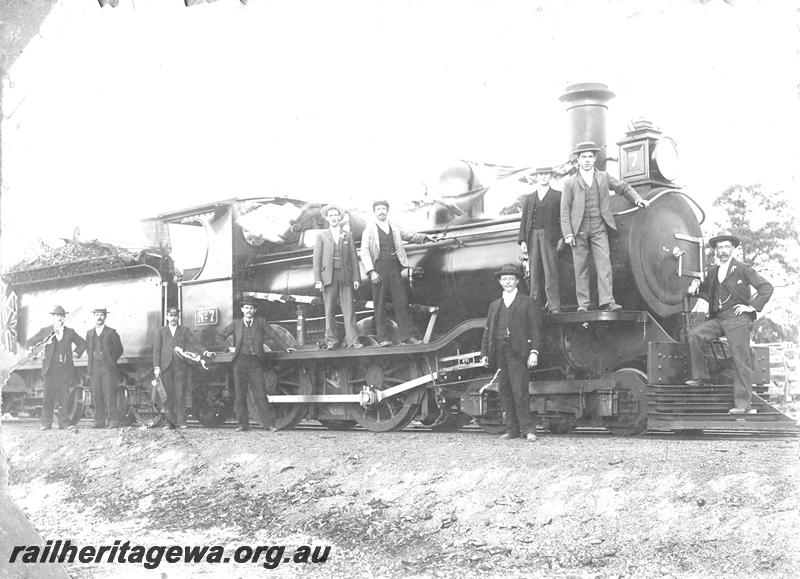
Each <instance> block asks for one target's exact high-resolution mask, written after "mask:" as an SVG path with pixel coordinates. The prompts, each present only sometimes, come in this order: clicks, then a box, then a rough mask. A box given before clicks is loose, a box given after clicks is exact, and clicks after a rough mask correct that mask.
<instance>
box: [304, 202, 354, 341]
mask: <svg viewBox="0 0 800 579" xmlns="http://www.w3.org/2000/svg"><path fill="white" fill-rule="evenodd" d="M321 213H322V216H323V217H324V218H325V220H326V221H327V222H328V226H329V227H328V229H326V230H325V231H323V232H322V234H321V235H320V236H319V237H317V243H316V245H315V246H314V261H313V269H314V287H315V288H316V289H318V290H320V291H321V292H322V301H323V303H324V304H325V347H326V348H327V349H328V350H333V349H335V348H336V347H337V346H338V345H339V336H338V333H337V331H336V301H337V300H338V301H339V303H340V304H341V308H342V318H343V319H344V331H345V342H346V343H347V347H348V348H361V347H363V346H362V344H361V343H359V341H358V330H357V329H356V313H355V309H354V308H353V292H354V291H357V290H358V285H359V281H360V279H361V272H360V271H359V267H358V257H357V256H356V246H355V243H354V242H353V234H352V233H350V232H349V231H344V230H342V227H341V220H342V218H343V217H344V211H342V209H341V207H339V206H337V205H326V206H325V207H323V208H322V211H321Z"/></svg>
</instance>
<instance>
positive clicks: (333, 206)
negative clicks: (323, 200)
mask: <svg viewBox="0 0 800 579" xmlns="http://www.w3.org/2000/svg"><path fill="white" fill-rule="evenodd" d="M331 209H336V210H337V211H338V212H339V215H340V216H341V217H344V209H342V206H341V205H339V204H337V203H328V204H327V205H325V206H323V207H322V209H320V210H319V212H320V214H321V215H322V217H323V218H324V217H327V216H328V211H330V210H331Z"/></svg>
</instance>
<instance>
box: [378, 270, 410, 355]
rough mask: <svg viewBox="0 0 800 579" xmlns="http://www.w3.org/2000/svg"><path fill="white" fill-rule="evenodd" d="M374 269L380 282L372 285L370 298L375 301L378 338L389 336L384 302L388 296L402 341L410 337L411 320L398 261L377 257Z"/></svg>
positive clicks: (382, 338)
mask: <svg viewBox="0 0 800 579" xmlns="http://www.w3.org/2000/svg"><path fill="white" fill-rule="evenodd" d="M375 271H377V272H378V275H380V276H381V281H380V283H378V284H374V285H373V286H372V299H373V300H374V301H375V332H376V333H377V334H378V340H379V341H380V340H386V339H388V338H389V334H390V332H389V328H388V323H387V319H386V318H387V316H386V302H387V297H390V298H391V300H392V306H393V307H394V315H395V317H396V318H397V326H398V329H399V331H400V341H401V342H402V341H403V340H406V339H408V338H410V337H411V330H412V320H411V312H410V311H409V309H408V292H407V291H406V284H405V281H404V280H403V276H402V274H401V271H400V262H399V261H398V260H397V258H392V259H377V260H376V261H375Z"/></svg>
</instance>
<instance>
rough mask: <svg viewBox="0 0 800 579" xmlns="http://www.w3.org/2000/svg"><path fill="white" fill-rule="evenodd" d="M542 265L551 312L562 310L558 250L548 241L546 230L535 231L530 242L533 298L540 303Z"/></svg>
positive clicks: (529, 257)
mask: <svg viewBox="0 0 800 579" xmlns="http://www.w3.org/2000/svg"><path fill="white" fill-rule="evenodd" d="M540 265H541V268H542V271H543V273H544V294H545V296H546V297H547V303H548V305H549V307H550V311H553V310H560V309H561V296H560V294H559V287H558V258H557V255H556V248H555V247H554V246H553V244H552V243H550V242H549V241H548V240H547V236H546V235H545V230H544V229H534V230H533V231H531V235H530V239H529V240H528V268H529V269H530V272H531V297H533V298H535V299H536V301H538V302H541V297H542V287H541V286H542V280H541V278H540V277H539V267H540Z"/></svg>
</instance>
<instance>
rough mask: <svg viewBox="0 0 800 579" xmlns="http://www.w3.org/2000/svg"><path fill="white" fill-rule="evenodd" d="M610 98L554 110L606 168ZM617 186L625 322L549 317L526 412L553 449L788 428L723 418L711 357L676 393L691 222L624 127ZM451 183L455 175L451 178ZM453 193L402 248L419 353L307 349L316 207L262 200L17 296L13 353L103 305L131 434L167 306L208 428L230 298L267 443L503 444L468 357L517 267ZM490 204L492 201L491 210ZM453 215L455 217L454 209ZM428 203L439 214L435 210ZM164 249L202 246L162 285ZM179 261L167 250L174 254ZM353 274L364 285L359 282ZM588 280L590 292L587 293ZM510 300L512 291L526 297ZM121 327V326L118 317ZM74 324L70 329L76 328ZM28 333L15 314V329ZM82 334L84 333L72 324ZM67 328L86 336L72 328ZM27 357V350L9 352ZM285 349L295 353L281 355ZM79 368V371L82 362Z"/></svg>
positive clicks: (664, 146) (663, 164) (651, 152)
mask: <svg viewBox="0 0 800 579" xmlns="http://www.w3.org/2000/svg"><path fill="white" fill-rule="evenodd" d="M612 97H613V94H612V93H611V92H610V91H609V90H608V89H607V87H606V86H605V85H602V84H594V83H587V84H579V85H572V86H570V87H568V88H567V92H566V94H565V95H564V96H562V101H564V102H565V103H567V109H568V111H569V115H570V118H571V135H570V139H571V143H570V144H571V145H575V144H576V143H578V142H581V141H586V140H592V141H595V142H596V143H597V144H598V145H600V146H601V154H600V155H599V157H598V168H600V169H604V168H605V161H606V158H605V157H606V154H605V141H606V139H605V110H606V104H605V103H606V102H607V101H608V100H609V99H610V98H612ZM618 145H619V163H620V171H621V177H622V178H623V179H625V180H627V181H628V182H630V183H631V184H632V185H633V186H634V187H635V188H636V190H637V191H638V192H639V194H640V195H641V196H642V197H644V198H647V199H649V200H650V201H651V205H650V207H649V208H648V209H646V210H640V209H638V208H636V207H634V206H631V205H630V204H629V203H628V201H627V200H626V199H624V198H621V197H619V196H612V198H611V201H612V210H613V212H614V214H615V218H616V220H617V225H618V230H619V233H618V235H616V236H614V237H611V239H610V243H611V258H612V266H613V274H614V295H615V296H616V298H617V301H618V303H620V304H622V305H623V307H624V309H623V310H622V311H616V312H606V311H589V312H566V313H560V314H550V315H545V327H546V331H545V333H546V335H545V343H546V345H545V347H544V351H543V352H542V353H541V355H540V363H539V366H538V367H537V368H535V369H534V370H532V371H531V373H530V374H531V382H530V391H531V404H532V409H533V410H534V411H535V412H536V417H537V420H538V421H539V423H540V425H541V426H542V427H543V428H545V429H547V430H549V431H550V432H554V433H567V432H570V431H571V430H572V429H574V428H575V427H577V426H593V427H605V428H607V429H608V430H609V431H611V432H612V433H614V434H618V435H636V434H641V433H643V432H645V430H647V429H648V428H650V429H654V430H675V429H692V430H694V429H703V428H722V429H750V428H754V429H759V430H761V429H789V428H794V426H795V424H794V422H792V421H789V420H788V419H787V418H786V417H785V416H783V415H782V414H780V413H779V412H778V411H777V410H775V409H774V408H772V407H771V406H769V405H768V404H767V403H766V402H764V401H763V400H761V399H759V400H757V401H754V407H756V408H758V411H759V413H758V414H756V415H747V416H745V417H735V418H734V417H732V416H730V415H728V414H727V409H728V408H730V406H731V405H732V398H733V394H732V387H731V385H730V379H729V378H728V376H727V374H726V367H727V366H729V360H727V354H726V350H725V344H724V342H718V343H716V344H715V345H714V346H715V347H714V348H713V349H712V352H713V357H712V358H711V359H710V360H709V363H710V365H711V368H713V369H714V370H715V371H714V372H713V375H714V382H715V384H714V385H712V386H704V387H697V388H691V387H688V386H684V385H683V383H684V381H685V379H686V378H687V372H688V366H687V365H688V348H687V346H686V344H685V343H684V341H683V340H682V338H683V336H684V335H685V332H686V331H687V329H688V327H689V325H690V324H691V323H692V321H693V319H694V318H695V317H696V314H691V313H690V309H691V301H690V299H689V298H688V296H687V295H686V289H687V287H688V285H689V282H690V281H691V279H692V278H693V277H699V276H701V275H702V273H701V272H702V271H703V256H704V244H703V239H702V233H701V231H700V223H701V221H702V219H703V213H702V210H701V209H700V208H699V207H698V206H697V205H696V204H695V202H694V201H693V200H692V199H691V198H690V197H689V196H688V195H686V194H685V193H683V192H682V191H681V190H680V189H679V188H677V187H676V186H675V185H674V184H673V183H672V179H673V178H674V175H673V170H674V167H673V162H674V153H675V147H674V143H673V142H672V141H671V140H670V139H668V138H666V137H664V136H663V135H661V133H660V132H659V131H658V130H657V129H655V128H654V127H653V126H652V125H650V124H649V123H647V122H635V123H633V124H632V127H631V130H630V131H629V133H628V134H627V135H626V137H625V138H624V139H623V140H622V141H620V142H619V143H618ZM459 175H460V176H459ZM459 178H460V179H461V180H462V183H461V191H460V192H458V193H459V194H457V195H456V198H455V199H457V200H462V201H463V200H467V203H470V204H471V205H470V207H469V209H468V210H467V211H459V212H458V213H459V214H461V215H462V216H463V215H466V216H467V218H466V219H462V220H461V222H460V223H457V224H455V223H456V221H452V220H449V218H450V216H451V215H452V212H451V211H450V209H452V207H453V204H454V201H453V199H454V198H452V197H450V198H448V199H444V200H439V201H435V202H434V203H433V206H432V207H431V208H430V209H429V214H430V216H431V223H430V224H431V227H430V229H428V230H427V233H431V234H434V235H436V236H437V241H435V242H433V243H426V244H420V245H409V246H407V253H408V257H409V260H410V263H411V268H409V270H407V275H408V282H409V284H410V287H411V292H410V297H411V301H412V302H413V304H414V305H413V306H412V311H413V314H414V320H415V325H416V327H417V329H418V332H419V336H420V337H422V338H423V343H421V344H417V345H399V344H398V345H395V346H393V347H390V348H379V347H368V348H362V349H358V350H325V349H320V348H319V347H318V345H317V343H316V339H321V336H322V330H323V328H324V312H323V306H322V302H321V299H320V295H319V292H317V291H315V290H314V287H313V286H314V280H313V275H312V271H311V260H312V250H313V247H314V241H315V239H316V236H317V235H319V233H320V232H321V231H322V230H323V228H324V227H325V226H326V224H325V222H324V220H323V219H322V218H321V216H320V214H319V209H320V206H321V204H314V203H305V202H303V201H300V200H296V199H289V198H282V197H274V198H258V199H244V200H242V199H231V200H227V201H220V202H217V203H213V204H209V205H204V206H200V207H195V208H190V209H185V210H182V211H177V212H172V213H168V214H163V215H160V216H158V217H156V218H154V219H151V220H147V222H146V225H148V227H149V229H150V230H151V231H152V232H154V234H155V233H158V235H153V237H152V241H153V245H154V246H158V245H160V247H161V249H160V251H159V252H156V251H155V250H153V251H150V252H146V253H144V254H143V256H144V257H143V259H142V260H141V263H139V264H136V265H134V266H130V265H129V266H126V267H125V268H122V269H113V268H112V269H109V270H107V271H101V272H93V273H90V274H84V275H82V276H76V277H71V278H62V279H58V280H46V279H45V280H42V279H39V280H38V281H33V282H30V281H29V282H27V283H21V284H14V283H13V281H12V283H11V287H12V289H13V290H15V291H17V292H18V296H17V297H18V300H19V304H20V305H21V308H20V312H25V313H26V315H27V316H28V317H29V318H30V320H28V321H27V325H23V326H22V327H21V328H20V329H21V330H22V331H21V333H20V334H19V338H24V337H25V335H26V332H25V330H27V333H28V334H32V333H33V332H35V331H36V329H38V327H40V326H42V325H46V321H42V322H41V323H38V324H32V323H31V322H32V321H34V318H35V317H36V316H40V315H41V316H43V315H45V314H44V312H47V311H49V308H50V307H51V306H52V304H53V303H62V304H63V305H64V306H65V307H67V308H68V309H70V306H72V307H73V308H75V307H77V305H79V304H83V303H86V302H87V300H88V301H92V303H94V302H97V303H106V304H108V307H109V310H111V311H112V314H111V317H110V321H109V323H111V325H113V326H115V327H117V328H118V329H119V330H120V333H121V336H122V340H123V344H124V346H125V353H124V355H123V359H122V360H121V363H122V365H123V368H125V370H126V374H127V379H126V383H127V385H126V388H125V397H123V398H121V404H128V405H129V406H130V408H131V410H132V413H133V414H135V415H136V416H137V417H138V418H139V420H140V421H142V422H144V423H146V424H152V423H154V422H155V420H156V419H157V417H158V414H157V412H156V411H155V409H154V408H153V407H152V405H151V404H150V402H149V396H148V384H149V380H150V378H152V364H151V358H150V350H149V348H150V346H149V345H150V344H151V343H152V337H153V335H154V333H155V329H156V327H157V326H158V325H159V324H160V323H163V322H162V320H163V319H164V312H165V309H166V305H167V303H168V302H172V303H175V302H177V305H178V306H179V308H180V309H181V312H182V323H183V324H184V325H186V326H188V327H189V328H190V329H191V330H192V331H194V332H195V334H196V335H197V337H198V338H199V339H200V341H201V342H202V343H203V346H204V347H205V348H207V349H209V350H213V351H216V352H217V355H216V356H215V357H214V358H212V359H211V360H209V370H208V371H205V370H200V369H199V368H197V369H196V371H195V372H194V375H193V388H192V393H191V400H189V401H187V403H188V405H189V406H190V407H191V409H192V413H193V414H194V416H195V417H196V418H197V419H198V420H199V421H200V422H201V423H203V424H205V425H208V426H212V425H216V424H219V423H221V422H223V421H224V420H225V419H226V418H227V417H229V416H231V415H232V393H233V387H232V376H231V368H230V362H231V355H230V354H229V353H228V351H227V348H226V344H225V343H221V342H220V340H219V337H218V335H217V333H218V331H219V330H220V328H222V327H225V326H226V325H227V324H228V323H230V322H231V321H232V319H233V317H234V316H235V315H237V314H238V311H239V308H238V301H239V299H240V298H241V297H242V296H249V297H253V298H255V299H257V300H259V303H261V304H262V306H261V307H260V308H259V315H266V317H267V319H268V320H269V321H270V323H272V324H273V327H274V328H275V329H276V330H278V333H279V335H280V336H281V338H282V343H281V344H277V345H276V344H271V345H270V346H271V349H272V353H271V354H270V356H269V357H270V360H271V364H270V365H269V368H268V369H267V371H266V372H267V391H268V395H269V401H270V403H272V404H273V405H274V406H273V408H275V416H276V425H277V426H278V428H290V427H292V426H294V425H296V424H297V423H299V422H300V421H301V420H303V419H313V420H316V421H318V422H320V423H321V424H323V425H324V426H327V427H328V428H331V429H344V428H349V427H351V426H354V425H360V426H362V427H364V428H366V429H367V430H371V431H390V430H397V429H401V428H403V427H404V426H406V425H407V424H408V423H409V422H410V421H412V420H419V421H420V422H421V423H422V424H423V425H427V426H431V427H440V428H447V427H457V426H461V425H464V424H467V423H469V422H471V421H473V420H474V422H475V423H477V424H478V425H479V426H480V427H481V428H482V429H484V430H486V431H489V432H501V431H502V430H503V424H502V411H501V409H500V403H499V396H498V394H497V387H496V375H495V374H493V373H492V372H491V371H489V370H488V369H486V368H485V367H483V366H482V365H481V363H480V342H481V335H482V332H483V327H484V322H485V320H484V317H483V316H485V314H486V310H487V307H488V304H489V302H490V301H491V300H492V299H494V298H495V297H496V296H497V295H498V293H499V288H498V285H497V283H496V280H495V278H494V275H493V273H492V272H494V271H496V270H497V269H499V267H500V266H501V265H502V264H504V263H507V262H509V261H512V260H513V259H515V258H516V256H517V255H518V254H519V249H518V246H517V232H518V229H519V219H520V216H519V214H516V215H506V216H488V215H486V214H485V213H483V212H482V211H481V208H482V196H483V195H484V194H485V193H486V190H485V189H484V188H481V187H480V185H479V184H478V183H477V181H476V180H475V179H474V175H473V174H472V173H471V171H470V170H468V169H466V170H462V171H461V172H459V171H458V170H456V171H450V172H449V173H448V174H447V179H448V188H449V190H450V191H451V192H452V190H453V181H454V179H455V181H456V182H458V179H459ZM489 194H491V192H490V193H489ZM456 202H457V201H456ZM437 203H438V205H437ZM349 226H350V228H351V230H352V231H353V235H354V238H355V239H356V240H358V239H359V238H360V232H361V231H362V230H363V227H364V218H363V217H362V216H361V215H359V214H357V213H355V212H351V213H350V215H349ZM167 233H169V234H170V235H169V236H170V237H172V238H173V239H176V240H177V239H180V238H183V239H185V240H191V241H187V242H186V245H188V246H191V247H195V248H197V247H200V248H201V249H202V251H201V252H200V255H199V256H198V263H197V267H194V268H189V269H185V270H184V271H183V274H182V279H180V280H179V281H175V280H173V279H172V275H173V270H172V262H171V260H170V258H169V254H168V251H169V248H170V246H169V242H168V241H167V237H168V235H167ZM176 248H177V246H176ZM559 261H560V263H559V268H560V278H561V282H562V283H561V288H562V294H563V295H562V304H563V305H564V306H565V308H564V309H566V310H569V304H573V305H575V301H574V300H575V296H574V277H573V272H572V264H571V256H570V255H569V252H566V253H562V254H561V255H560V256H559ZM362 273H364V272H363V271H362ZM592 278H594V276H592ZM362 281H363V282H364V283H362V284H361V290H360V291H359V295H358V296H357V300H358V303H357V305H358V308H357V311H358V320H359V321H358V327H359V333H360V335H361V336H362V337H361V339H362V340H363V341H364V343H365V344H366V345H376V344H375V343H374V342H371V338H370V333H374V332H372V309H371V307H372V305H371V302H369V298H370V292H371V290H370V287H371V284H369V283H367V282H368V280H367V278H366V275H365V276H364V279H363V280H362ZM522 289H523V291H524V289H525V288H522ZM114 310H117V312H118V314H115V313H114ZM84 317H86V318H87V321H86V323H83V324H81V323H76V322H75V321H70V325H73V326H76V327H78V328H83V327H89V326H90V323H89V322H88V314H86V316H84ZM23 318H25V316H24V315H22V316H20V319H23ZM79 319H80V318H79ZM81 321H84V320H82V319H81ZM21 341H22V342H24V340H21ZM289 347H291V349H292V350H293V351H291V352H289V351H286V349H287V348H289ZM753 352H754V353H753V360H754V369H755V372H754V380H755V382H756V383H757V384H764V383H766V382H768V379H769V362H768V353H767V351H766V348H758V347H754V348H753ZM84 365H85V362H84ZM36 369H37V362H35V361H34V362H31V363H29V364H26V365H24V366H23V367H22V368H20V369H18V370H17V371H16V372H15V375H14V378H13V380H12V381H11V382H12V383H13V384H16V385H17V388H23V386H22V385H25V386H26V387H28V388H30V386H31V385H32V384H34V383H35V382H36V379H37V378H36ZM87 396H88V389H86V388H83V387H81V386H77V387H76V388H75V389H74V390H73V396H72V398H71V401H72V403H73V404H74V415H75V417H76V419H77V417H79V416H80V413H81V412H82V410H83V407H84V406H90V401H89V400H88V399H87Z"/></svg>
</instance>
